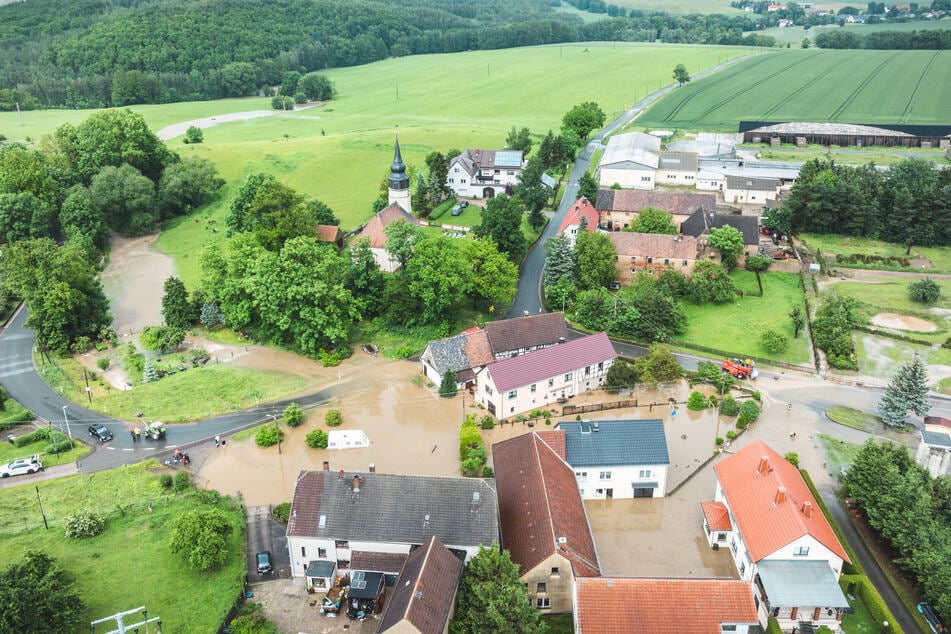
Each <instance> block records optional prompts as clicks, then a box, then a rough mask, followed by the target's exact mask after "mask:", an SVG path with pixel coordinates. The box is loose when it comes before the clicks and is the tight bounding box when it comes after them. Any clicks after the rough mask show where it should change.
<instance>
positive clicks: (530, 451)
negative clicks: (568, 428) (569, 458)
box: [492, 433, 601, 577]
mask: <svg viewBox="0 0 951 634" xmlns="http://www.w3.org/2000/svg"><path fill="white" fill-rule="evenodd" d="M492 463H493V465H494V468H495V481H496V486H497V488H498V501H499V522H500V524H501V527H502V545H503V546H504V547H505V548H506V549H508V551H509V553H511V555H512V561H514V562H515V563H517V564H519V566H521V573H523V574H524V573H526V572H528V571H530V570H531V569H533V568H534V567H535V566H537V565H538V564H540V563H541V562H542V561H544V560H545V559H546V558H548V557H549V556H551V555H553V554H555V553H556V552H560V554H561V555H562V556H563V557H565V559H567V560H569V561H570V562H571V563H572V571H573V572H574V575H575V576H576V577H597V576H599V575H600V574H601V568H600V564H599V563H598V553H597V551H596V550H595V547H594V539H593V538H592V536H591V527H590V525H589V524H588V516H587V514H586V513H585V508H584V503H583V502H582V501H581V494H580V493H579V492H578V485H577V484H576V483H575V473H574V471H573V470H572V468H571V467H570V466H568V464H567V463H565V461H563V460H562V459H561V458H559V457H558V455H557V454H556V453H555V451H553V450H552V448H551V447H550V446H548V445H547V444H546V443H545V442H544V441H542V439H541V438H540V437H539V435H538V434H537V433H529V434H523V435H521V436H516V437H515V438H510V439H509V440H504V441H502V442H497V443H495V444H494V445H492ZM560 538H564V541H563V542H561V540H560Z"/></svg>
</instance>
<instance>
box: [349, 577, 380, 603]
mask: <svg viewBox="0 0 951 634" xmlns="http://www.w3.org/2000/svg"><path fill="white" fill-rule="evenodd" d="M382 591H383V573H382V572H364V571H363V570H357V571H356V572H354V573H352V574H351V575H350V588H349V589H348V590H347V597H348V598H352V599H375V598H377V596H378V595H379V594H380V593H381V592H382Z"/></svg>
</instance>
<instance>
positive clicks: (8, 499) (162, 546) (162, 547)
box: [0, 461, 246, 632]
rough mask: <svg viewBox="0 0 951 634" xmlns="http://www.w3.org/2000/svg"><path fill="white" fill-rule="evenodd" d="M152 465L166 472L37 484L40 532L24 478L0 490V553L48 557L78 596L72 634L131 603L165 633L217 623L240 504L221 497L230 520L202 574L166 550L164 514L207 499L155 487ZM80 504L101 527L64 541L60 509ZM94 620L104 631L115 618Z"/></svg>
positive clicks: (234, 555)
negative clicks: (101, 520)
mask: <svg viewBox="0 0 951 634" xmlns="http://www.w3.org/2000/svg"><path fill="white" fill-rule="evenodd" d="M159 472H161V473H165V472H167V470H166V469H165V468H164V467H161V466H159V465H158V464H157V463H155V462H154V461H153V462H147V463H141V464H137V465H131V466H128V467H120V468H118V469H112V470H109V471H103V472H101V473H95V474H91V475H79V476H72V477H68V478H61V479H58V480H52V481H48V482H41V483H39V492H40V495H41V496H42V500H43V508H44V510H45V513H46V517H47V521H48V522H49V525H50V526H49V530H44V528H43V518H42V516H41V514H40V509H39V507H38V505H37V492H36V490H35V489H34V487H33V486H32V485H28V486H15V487H11V488H8V489H4V490H2V491H0V535H2V538H0V561H3V562H4V565H6V564H8V563H10V562H12V561H14V560H16V559H19V558H20V557H21V556H22V554H23V552H24V551H25V550H26V549H28V548H32V549H35V550H41V551H43V552H46V553H48V554H49V555H51V556H52V557H54V558H55V559H56V561H57V562H58V563H59V565H60V566H61V567H62V568H64V569H65V570H66V571H67V572H69V573H70V574H71V575H72V577H73V578H74V579H75V580H76V586H75V587H76V589H77V591H78V592H79V594H80V595H81V596H82V598H83V600H84V601H85V602H86V604H87V608H86V611H85V613H84V615H83V621H82V622H81V627H80V628H79V629H78V630H77V631H79V632H88V631H89V626H88V624H89V622H90V621H93V620H96V619H99V618H103V617H106V616H108V615H110V614H115V613H117V612H121V611H125V610H129V609H132V608H135V607H137V606H139V605H145V606H146V608H147V609H148V611H149V616H160V617H161V618H162V630H163V631H165V632H214V631H217V629H218V627H219V626H220V625H221V622H222V620H223V619H224V617H225V615H226V614H227V613H228V610H229V609H230V607H231V604H232V602H233V601H234V600H235V599H236V598H237V596H238V593H239V592H240V590H241V588H242V584H243V580H244V574H245V570H246V567H245V545H244V543H245V541H244V533H245V530H244V527H245V518H244V511H243V509H242V508H241V507H239V506H237V505H236V504H234V503H233V502H231V501H230V500H227V499H226V500H223V501H222V502H221V504H220V506H219V508H222V509H223V510H225V511H226V513H227V514H228V516H229V517H230V518H231V521H232V523H233V526H234V531H233V532H232V533H231V535H230V537H229V538H228V543H227V548H228V553H229V556H228V560H227V563H225V564H224V566H223V567H222V568H220V569H219V570H216V571H213V572H208V573H200V572H196V571H194V570H191V569H190V568H189V567H188V564H187V562H185V560H184V559H182V558H181V557H180V555H176V554H173V553H172V552H171V551H170V550H169V548H168V543H169V539H170V537H171V532H172V522H173V521H174V520H175V518H177V517H178V516H179V515H181V514H182V513H184V512H186V511H190V510H192V509H198V508H207V506H205V505H203V504H202V503H201V502H200V500H199V499H198V498H197V497H196V494H194V493H180V494H177V495H176V494H173V493H171V492H170V491H165V490H163V489H161V488H160V486H159V482H158V480H159V477H158V473H159ZM149 501H151V502H152V509H153V510H152V512H149V511H148V510H147V508H146V507H147V503H148V502H149ZM83 508H92V509H95V510H97V511H98V512H100V513H101V514H102V515H104V516H105V517H106V518H107V524H106V531H105V532H104V533H103V534H102V535H99V536H98V537H92V538H89V539H83V540H77V539H65V538H64V537H63V527H64V521H65V518H66V516H67V515H69V514H71V513H75V512H77V511H79V510H81V509H83ZM105 625H108V624H105ZM99 627H100V628H102V629H101V631H108V630H110V629H114V627H115V624H113V627H112V628H109V627H104V626H99ZM97 629H99V628H97ZM143 631H144V630H143Z"/></svg>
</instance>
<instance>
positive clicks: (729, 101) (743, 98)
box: [639, 49, 951, 130]
mask: <svg viewBox="0 0 951 634" xmlns="http://www.w3.org/2000/svg"><path fill="white" fill-rule="evenodd" d="M949 99H951V51H864V50H849V51H820V50H815V49H809V50H801V49H800V50H793V49H790V50H784V51H776V52H773V53H771V54H762V55H757V56H755V57H754V58H752V59H748V60H744V61H742V62H740V63H737V64H734V65H733V66H731V67H729V68H727V69H725V70H724V71H723V72H720V73H716V74H715V75H712V76H711V77H707V78H704V79H701V80H698V81H696V82H691V83H689V84H687V85H686V86H683V87H681V88H679V89H677V90H675V91H673V92H672V93H671V94H669V95H668V96H666V97H664V98H663V99H661V100H660V101H659V102H658V103H657V104H656V105H654V106H653V107H652V108H651V109H650V110H648V111H647V112H646V113H644V115H643V116H642V117H641V118H640V119H639V124H640V125H643V126H662V127H665V128H688V129H720V130H736V125H737V122H738V121H741V120H749V121H817V122H824V121H839V122H845V123H912V124H940V123H946V119H947V114H946V112H947V105H946V104H947V103H948V101H949Z"/></svg>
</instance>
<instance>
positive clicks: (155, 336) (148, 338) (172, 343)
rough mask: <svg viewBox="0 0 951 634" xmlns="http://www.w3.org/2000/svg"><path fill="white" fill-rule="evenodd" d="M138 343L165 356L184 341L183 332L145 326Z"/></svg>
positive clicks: (170, 328) (176, 329)
mask: <svg viewBox="0 0 951 634" xmlns="http://www.w3.org/2000/svg"><path fill="white" fill-rule="evenodd" d="M139 341H140V342H141V343H142V345H143V346H145V347H146V348H147V349H149V350H151V351H153V352H158V353H161V354H166V353H168V352H171V351H172V350H174V349H175V348H177V347H178V346H180V345H182V342H183V341H185V331H184V330H182V329H181V328H174V327H172V326H146V327H145V328H143V329H142V333H141V334H140V335H139Z"/></svg>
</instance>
